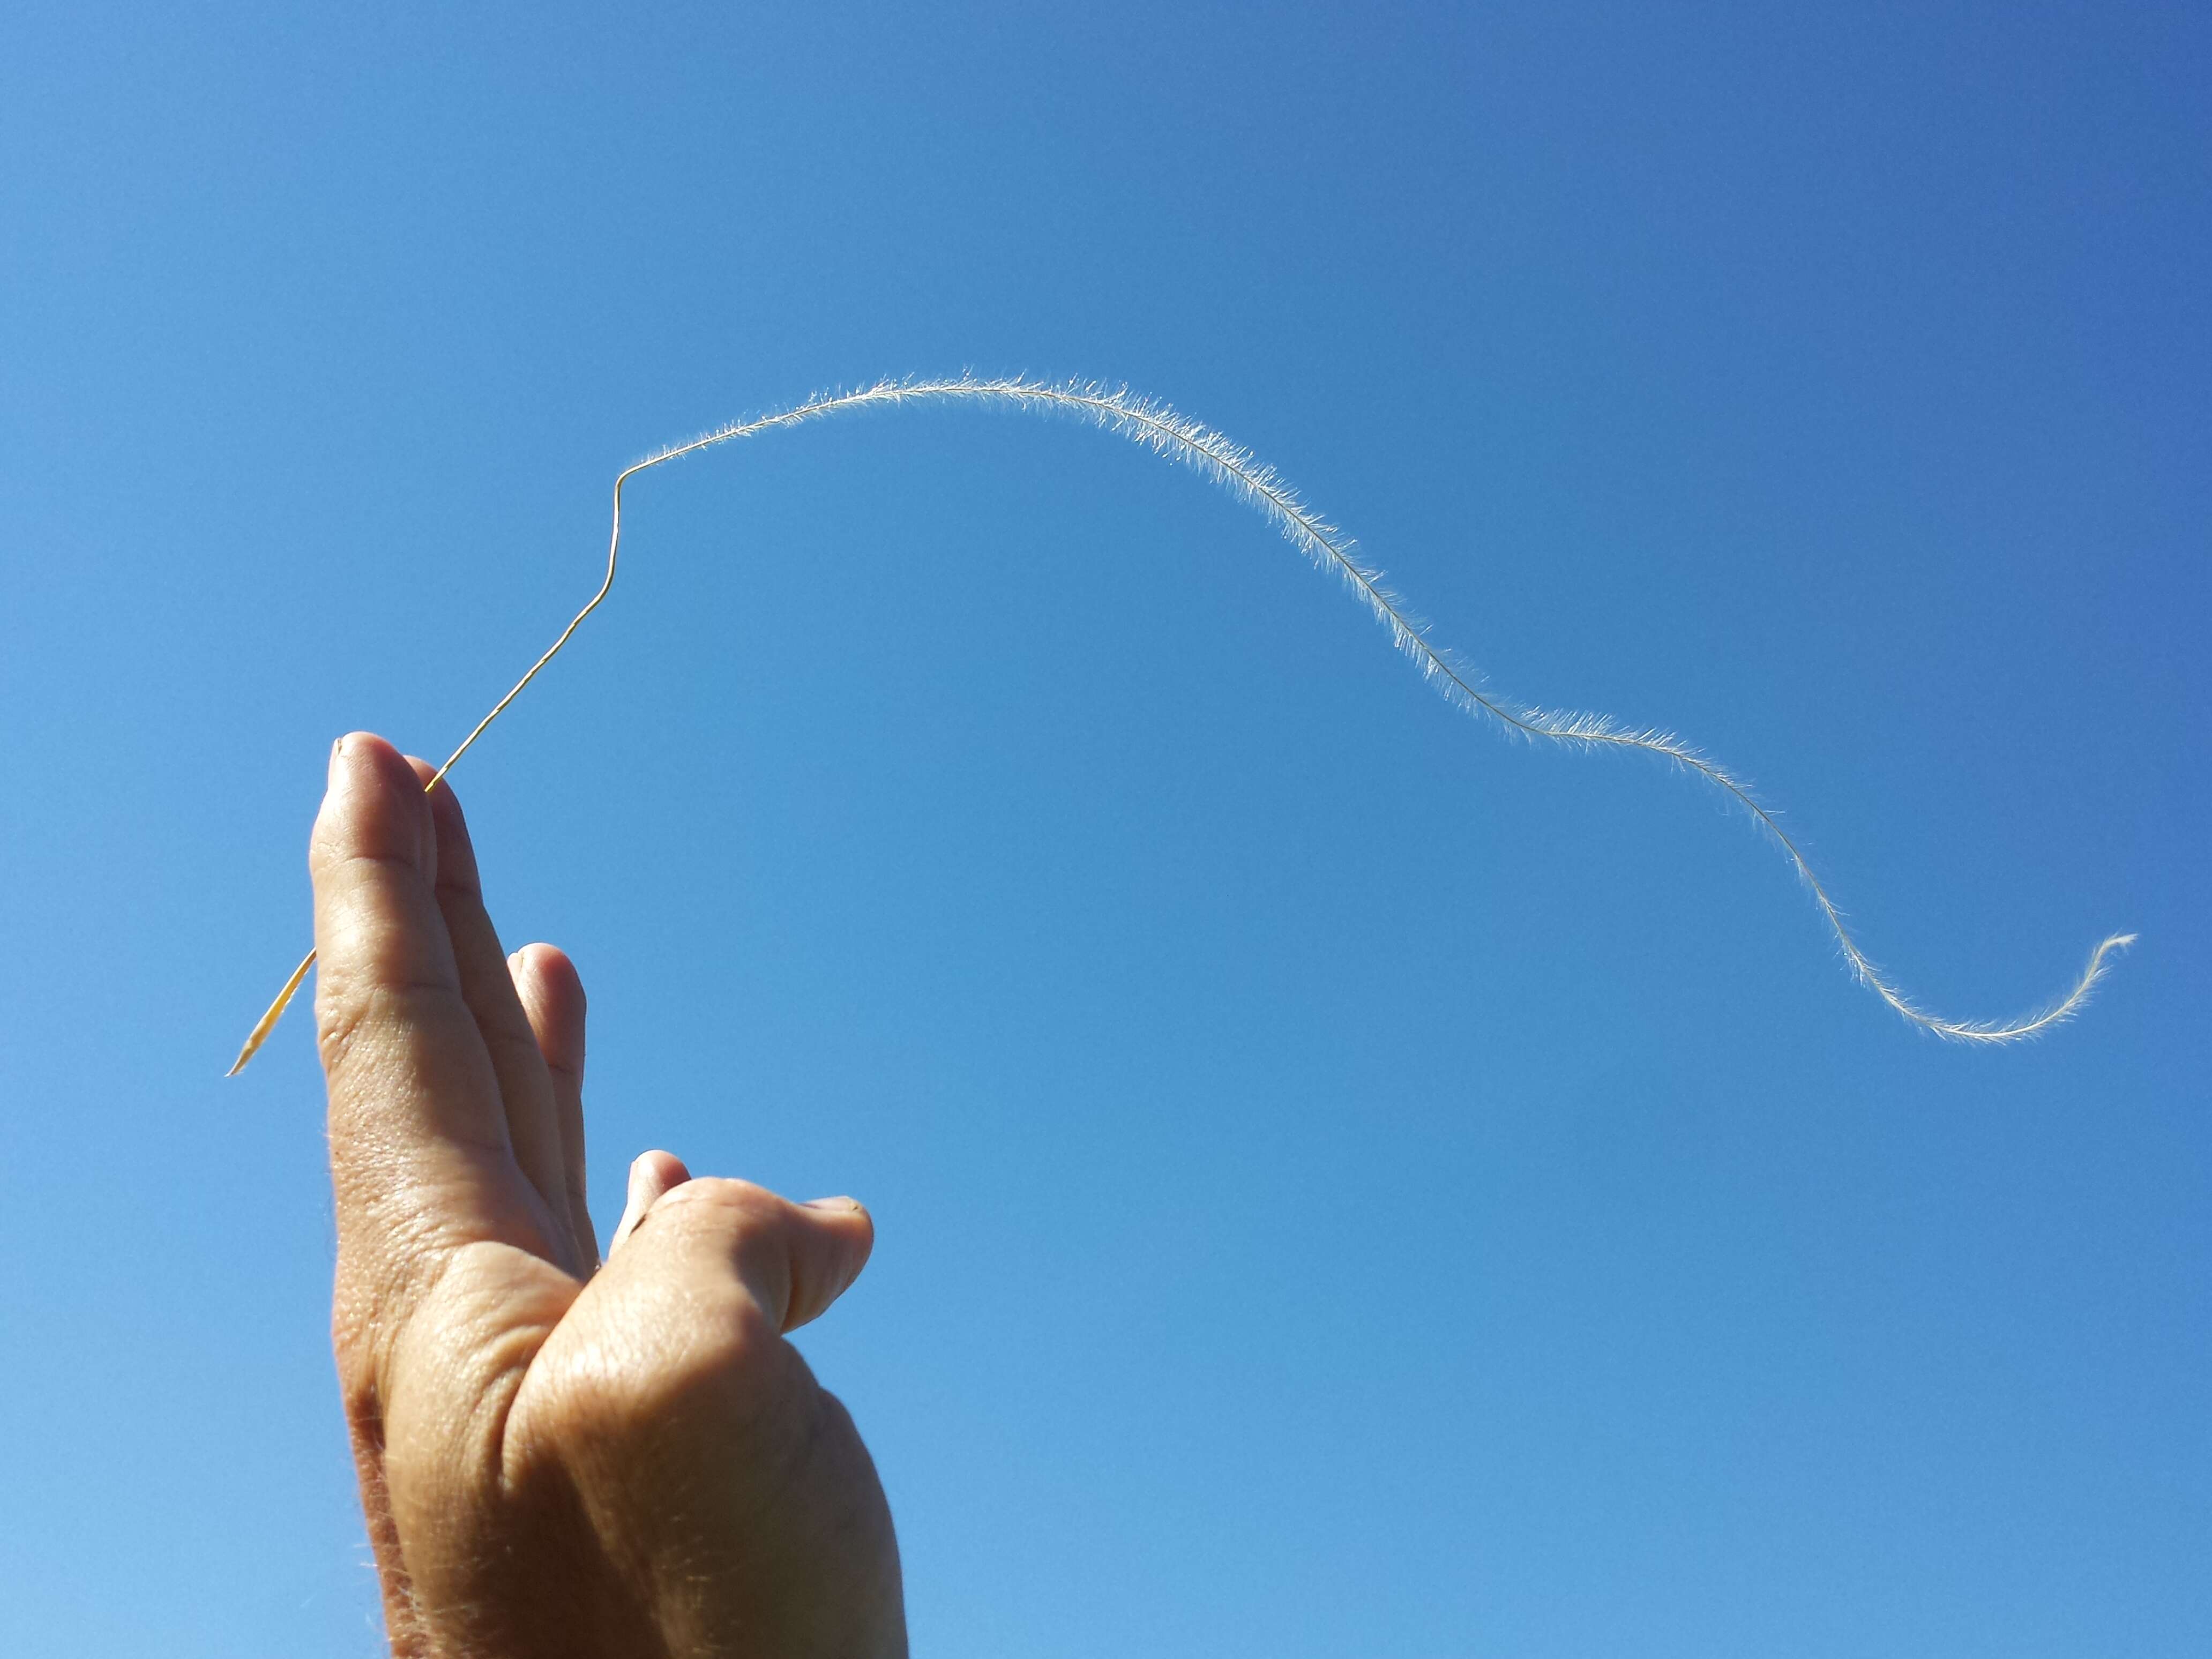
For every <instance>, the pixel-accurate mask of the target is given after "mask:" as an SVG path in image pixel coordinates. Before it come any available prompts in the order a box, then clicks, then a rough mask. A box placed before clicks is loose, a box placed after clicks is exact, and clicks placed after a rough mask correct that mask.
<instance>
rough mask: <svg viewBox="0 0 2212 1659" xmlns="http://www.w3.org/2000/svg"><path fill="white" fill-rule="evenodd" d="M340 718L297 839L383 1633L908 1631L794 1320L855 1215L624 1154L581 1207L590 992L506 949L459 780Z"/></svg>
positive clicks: (853, 1651) (567, 970) (841, 1264)
mask: <svg viewBox="0 0 2212 1659" xmlns="http://www.w3.org/2000/svg"><path fill="white" fill-rule="evenodd" d="M430 775H431V769H430V768H429V767H428V766H426V765H425V764H424V763H422V762H421V761H419V760H411V759H409V758H406V757H402V756H401V755H400V754H399V753H398V751H396V750H394V749H393V748H392V746H391V745H390V744H387V743H386V742H385V741H384V740H383V739H381V738H376V737H372V736H369V735H368V734H366V733H356V734H355V735H354V736H352V737H349V738H343V739H341V740H340V742H339V744H338V745H337V748H336V749H335V750H333V751H332V753H331V775H330V791H329V793H328V795H327V796H326V797H325V800H324V802H323V808H322V812H321V814H320V816H319V817H318V818H317V820H316V823H315V830H314V838H313V846H312V849H311V854H310V863H311V866H312V867H313V874H314V884H315V944H316V946H317V948H318V949H319V951H320V952H321V974H320V981H319V986H318V988H317V994H316V998H315V1016H316V1026H317V1031H318V1040H319V1045H320V1048H321V1053H322V1060H323V1067H324V1071H325V1074H326V1077H327V1079H328V1082H329V1086H330V1142H331V1184H332V1188H333V1189H334V1192H335V1194H336V1201H337V1242H338V1252H337V1285H336V1290H335V1293H334V1296H333V1301H332V1309H331V1329H332V1335H333V1340H334V1342H335V1346H336V1348H337V1368H338V1377H339V1383H340V1387H341V1391H342V1394H343V1401H344V1407H345V1416H346V1422H347V1425H348V1427H349V1430H350V1431H351V1435H352V1440H353V1449H354V1460H355V1463H356V1468H358V1470H359V1473H360V1477H361V1492H362V1507H363V1509H364V1510H366V1512H367V1516H368V1532H369V1537H370V1539H371V1541H372V1542H373V1543H374V1547H375V1551H376V1563H377V1570H378V1573H379V1575H380V1578H381V1581H382V1584H383V1590H384V1607H385V1619H386V1627H387V1630H388V1632H389V1634H390V1637H391V1640H392V1652H393V1653H394V1654H395V1655H396V1656H398V1659H568V1656H574V1659H586V1656H588V1659H706V1656H709V1655H711V1656H714V1659H815V1656H823V1659H829V1656H835V1659H894V1656H902V1655H904V1654H905V1653H906V1650H907V1645H906V1626H905V1615H904V1612H903V1607H902V1599H901V1595H900V1588H899V1565H898V1548H897V1545H896V1541H894V1538H893V1535H892V1531H891V1519H890V1509H889V1508H888V1506H887V1505H886V1504H885V1503H884V1495H883V1488H882V1486H880V1484H879V1483H878V1480H877V1479H876V1473H875V1468H874V1465H873V1464H872V1462H870V1461H869V1457H868V1453H867V1449H866V1447H864V1446H863V1445H862V1444H861V1443H860V1435H859V1434H858V1433H857V1432H856V1431H855V1430H854V1426H853V1423H852V1419H850V1418H849V1417H848V1415H847V1414H846V1413H845V1409H844V1407H842V1406H841V1405H840V1404H839V1403H838V1402H837V1401H836V1399H835V1398H834V1397H833V1396H832V1395H829V1394H828V1393H827V1392H825V1391H824V1390H823V1389H822V1388H821V1386H820V1385H819V1384H818V1383H816V1381H815V1380H814V1376H813V1374H812V1373H811V1371H810V1370H808V1369H807V1366H806V1364H805V1361H804V1360H802V1359H801V1358H799V1354H798V1352H796V1351H795V1350H794V1349H793V1347H792V1346H791V1345H790V1344H789V1343H788V1342H787V1341H786V1340H784V1335H785V1333H787V1332H788V1331H790V1330H792V1329H793V1328H795V1327H797V1326H799V1325H803V1324H805V1322H807V1321H808V1320H810V1319H812V1318H814V1317H815V1316H817V1315H819V1314H820V1313H822V1312H823V1310H824V1309H826V1308H828V1307H829V1304H831V1303H832V1302H834V1301H836V1299H837V1297H838V1296H839V1295H840V1294H842V1292H843V1291H844V1290H845V1288H846V1286H847V1285H850V1284H851V1283H852V1282H853V1279H854V1276H855V1275H857V1274H858V1273H860V1268H861V1267H862V1265H863V1264H864V1263H865V1262H866V1261H867V1257H868V1251H869V1248H870V1245H871V1243H872V1238H873V1229H872V1224H871V1223H870V1221H869V1218H868V1215H867V1212H866V1211H865V1210H863V1209H862V1208H861V1207H860V1206H859V1205H858V1204H855V1203H854V1202H853V1201H852V1200H849V1199H823V1200H816V1201H815V1202H813V1203H811V1204H794V1203H792V1202H789V1201H788V1200H784V1199H781V1198H779V1197H777V1196H776V1195H775V1194H773V1193H769V1192H767V1191H764V1190H763V1189H762V1188H758V1187H755V1186H752V1185H750V1183H748V1182H742V1181H727V1180H714V1179H708V1178H704V1177H697V1178H695V1177H693V1176H691V1175H690V1173H689V1171H687V1170H685V1168H684V1165H683V1164H681V1163H680V1162H678V1160H677V1159H676V1158H673V1157H671V1156H670V1155H669V1154H668V1153H666V1152H647V1153H646V1154H645V1155H644V1156H643V1157H641V1158H639V1159H638V1160H637V1162H636V1163H635V1164H633V1165H632V1166H631V1170H630V1176H629V1205H628V1208H627V1209H626V1211H625V1212H624V1214H623V1219H622V1223H621V1225H620V1226H619V1227H618V1228H617V1231H616V1233H615V1238H614V1243H613V1245H612V1247H611V1251H610V1254H609V1256H608V1259H607V1260H606V1261H605V1263H604V1264H602V1263H601V1261H600V1260H599V1245H598V1239H597V1235H596V1234H595V1233H594V1232H593V1231H592V1221H591V1217H590V1216H589V1215H588V1214H587V1213H586V1209H585V1205H584V1114H583V1099H582V1084H583V1071H584V992H583V987H582V985H581V983H580V981H579V980H578V979H577V976H576V971H575V969H574V968H573V967H572V966H571V965H570V964H569V962H568V958H567V957H565V956H563V955H562V953H561V952H560V951H556V950H555V949H554V948H552V947H551V946H550V945H529V946H526V947H525V948H524V949H522V950H520V951H516V952H515V953H514V954H513V956H512V957H509V956H508V955H507V953H506V952H505V951H502V950H501V947H500V944H499V940H498V937H497V935H496V934H495V933H494V932H493V930H492V924H491V920H490V918H489V916H488V915H486V914H485V911H484V906H483V891H482V889H481V887H480V885H479V884H478V881H477V866H476V858H475V855H474V854H473V853H472V852H471V849H470V846H469V836H468V829H467V827H466V825H465V823H463V821H462V817H461V809H460V805H459V802H458V801H456V800H455V799H454V798H453V793H452V791H451V790H450V789H449V788H448V787H447V786H446V785H445V784H444V783H442V782H441V783H440V784H439V786H438V787H436V788H435V790H432V791H430V792H429V793H427V794H426V793H424V789H423V785H424V783H425V782H426V781H427V780H428V778H429V776H430Z"/></svg>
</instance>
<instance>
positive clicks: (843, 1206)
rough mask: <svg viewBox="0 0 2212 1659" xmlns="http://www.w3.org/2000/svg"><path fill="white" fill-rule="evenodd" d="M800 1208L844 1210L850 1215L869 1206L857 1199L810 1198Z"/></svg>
mask: <svg viewBox="0 0 2212 1659" xmlns="http://www.w3.org/2000/svg"><path fill="white" fill-rule="evenodd" d="M799 1207H800V1208H801V1209H806V1210H833V1211H834V1210H842V1211H844V1212H847V1213H848V1214H850V1213H851V1212H854V1211H855V1210H865V1209H866V1208H867V1207H868V1206H866V1205H865V1204H863V1203H861V1202H860V1200H859V1199H857V1198H810V1199H808V1200H806V1202H805V1204H803V1205H801V1206H799Z"/></svg>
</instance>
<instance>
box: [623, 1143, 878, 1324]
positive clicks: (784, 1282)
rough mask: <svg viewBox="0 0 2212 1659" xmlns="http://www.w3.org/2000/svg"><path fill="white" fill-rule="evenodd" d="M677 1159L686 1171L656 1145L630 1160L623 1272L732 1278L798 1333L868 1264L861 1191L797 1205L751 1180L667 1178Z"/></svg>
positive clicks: (870, 1227) (869, 1225)
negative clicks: (633, 1161) (655, 1150)
mask: <svg viewBox="0 0 2212 1659" xmlns="http://www.w3.org/2000/svg"><path fill="white" fill-rule="evenodd" d="M659 1160H665V1164H663V1163H661V1162H659ZM669 1166H672V1167H673V1170H676V1171H680V1170H682V1169H683V1165H682V1164H680V1163H678V1161H677V1160H676V1159H675V1158H671V1157H670V1156H669V1155H668V1154H667V1153H665V1152H661V1153H650V1152H649V1153H647V1155H646V1156H645V1157H644V1158H640V1159H639V1160H638V1161H637V1163H636V1164H635V1165H633V1166H632V1168H631V1171H630V1208H629V1210H627V1211H625V1212H624V1213H623V1223H622V1227H621V1229H620V1230H618V1231H617V1234H616V1240H615V1243H616V1245H617V1247H618V1248H619V1249H621V1250H622V1252H623V1255H622V1259H621V1265H622V1267H623V1269H624V1270H625V1272H624V1273H623V1277H625V1278H627V1277H629V1276H630V1275H631V1274H634V1273H643V1274H646V1275H648V1276H651V1277H653V1278H656V1279H659V1278H663V1277H664V1276H665V1277H668V1278H672V1279H677V1280H696V1279H698V1278H700V1277H708V1278H722V1279H727V1278H729V1277H732V1276H733V1277H734V1278H735V1279H737V1281H738V1284H739V1285H742V1286H743V1287H744V1291H745V1292H746V1293H747V1294H748V1295H749V1296H750V1299H751V1300H752V1302H753V1304H755V1305H756V1306H757V1307H758V1308H759V1310H760V1311H761V1313H762V1314H763V1316H765V1317H766V1319H767V1321H768V1322H769V1325H770V1326H771V1327H772V1328H775V1329H776V1330H779V1331H793V1330H796V1329H798V1328H799V1326H801V1325H804V1324H805V1323H806V1322H808V1321H809V1320H811V1319H816V1318H818V1317H820V1316H821V1315H822V1314H823V1312H824V1311H826V1310H828V1308H829V1304H831V1303H833V1302H835V1301H836V1299H837V1298H838V1297H841V1296H842V1295H843V1294H844V1293H845V1291H846V1289H847V1288H848V1286H849V1285H851V1284H852V1283H853V1281H854V1279H858V1278H859V1277H860V1269H861V1268H862V1267H866V1265H867V1261H868V1255H869V1253H870V1251H871V1250H872V1249H874V1246H875V1223H874V1221H873V1220H872V1218H870V1217H869V1215H868V1212H867V1211H866V1208H864V1207H863V1206H861V1205H860V1203H858V1202H857V1201H856V1200H853V1199H849V1198H820V1199H816V1200H814V1201H813V1202H811V1203H809V1204H794V1203H793V1202H792V1201H791V1200H789V1199H787V1198H779V1197H778V1196H777V1195H776V1194H774V1193H772V1192H769V1190H768V1189H767V1188H764V1187H757V1186H755V1185H754V1184H753V1183H752V1182H749V1181H727V1180H720V1179H711V1178H708V1179H698V1180H681V1179H679V1180H678V1181H677V1182H672V1183H669V1182H665V1177H666V1176H667V1175H668V1174H669V1173H670V1172H671V1170H670V1167H669ZM608 1255H609V1262H610V1265H613V1263H614V1261H615V1255H614V1252H613V1251H610V1252H609V1253H608Z"/></svg>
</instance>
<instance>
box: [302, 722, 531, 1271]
mask: <svg viewBox="0 0 2212 1659" xmlns="http://www.w3.org/2000/svg"><path fill="white" fill-rule="evenodd" d="M308 866H309V868H310V870H311V872H313V877H314V886H315V946H316V949H317V951H318V952H319V956H320V975H319V981H318V983H317V986H316V991H315V1024H316V1031H317V1042H318V1046H319V1049H320V1051H321V1054H322V1060H323V1070H324V1073H325V1078H326V1079H327V1081H328V1084H329V1088H330V1106H331V1115H330V1131H331V1180H332V1186H333V1190H334V1193H335V1195H336V1199H337V1219H338V1233H339V1243H340V1246H341V1248H342V1249H344V1248H348V1247H349V1246H353V1247H358V1246H360V1245H362V1244H364V1243H375V1242H376V1241H379V1240H381V1239H384V1238H388V1237H392V1236H393V1235H398V1236H401V1237H404V1238H406V1239H407V1240H408V1241H410V1243H418V1242H426V1241H437V1242H444V1243H464V1242H467V1241H469V1240H472V1239H480V1238H499V1239H504V1240H507V1241H508V1242H512V1243H520V1244H524V1245H526V1246H527V1245H529V1244H531V1243H532V1242H533V1239H532V1235H533V1234H534V1233H536V1232H537V1231H539V1227H538V1225H535V1218H532V1216H531V1215H530V1213H529V1206H528V1205H527V1203H526V1201H525V1200H524V1197H523V1195H522V1194H520V1192H518V1190H517V1188H520V1186H522V1185H523V1184H524V1183H523V1182H522V1180H521V1176H520V1170H518V1169H517V1167H516V1165H515V1162H514V1155H513V1147H512V1146H510V1144H509V1142H508V1139H507V1120H506V1116H505V1114H504V1112H503V1110H502V1109H501V1100H500V1092H499V1080H498V1077H497V1075H496V1073H495V1069H494V1067H493V1065H492V1061H491V1057H490V1054H489V1051H488V1050H487V1048H485V1045H484V1041H483V1035H482V1033H481V1032H480V1031H479V1030H478V1029H477V1021H476V1018H475V1016H474V1015H473V1014H471V1012H470V1011H469V1006H468V1003H467V1001H466V1000H465V998H464V996H463V994H462V992H461V981H460V972H459V967H458V965H457V963H456V962H455V959H454V954H453V940H452V938H451V937H450V935H449V934H448V933H447V927H446V921H445V918H444V916H443V915H442V914H441V911H440V909H439V906H438V902H437V896H436V892H435V884H436V881H437V837H436V834H435V829H434V828H433V825H432V820H431V817H430V806H429V803H428V799H426V797H425V796H424V794H423V793H422V780H421V779H419V778H418V777H416V775H415V772H414V769H413V768H412V767H410V765H409V764H408V763H407V762H406V760H405V759H404V757H402V756H401V755H400V754H399V752H398V750H395V749H393V748H392V745H391V744H388V743H386V742H385V741H384V740H383V739H382V738H378V737H374V736H372V735H370V734H368V733H366V732H355V733H353V734H351V735H350V736H348V737H345V738H340V739H339V740H338V743H337V747H336V748H335V749H333V750H331V769H330V789H329V793H327V794H326V795H325V797H324V800H323V807H322V811H321V812H320V813H319V815H318V817H316V820H315V829H314V836H313V841H312V842H311V843H310V848H309V854H308Z"/></svg>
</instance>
